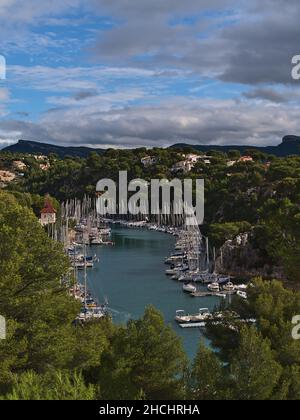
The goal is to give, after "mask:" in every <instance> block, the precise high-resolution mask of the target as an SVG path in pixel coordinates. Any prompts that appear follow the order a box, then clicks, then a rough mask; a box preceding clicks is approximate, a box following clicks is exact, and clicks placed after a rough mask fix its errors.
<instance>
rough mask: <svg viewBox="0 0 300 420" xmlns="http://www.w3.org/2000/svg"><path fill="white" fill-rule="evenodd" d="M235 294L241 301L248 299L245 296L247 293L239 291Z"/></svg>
mask: <svg viewBox="0 0 300 420" xmlns="http://www.w3.org/2000/svg"><path fill="white" fill-rule="evenodd" d="M236 294H237V295H238V296H239V297H240V298H242V299H248V296H247V293H246V292H243V291H241V290H238V291H237V293H236Z"/></svg>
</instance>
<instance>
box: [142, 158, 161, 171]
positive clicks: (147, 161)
mask: <svg viewBox="0 0 300 420" xmlns="http://www.w3.org/2000/svg"><path fill="white" fill-rule="evenodd" d="M141 163H142V164H143V165H144V167H145V168H147V167H149V166H152V165H155V164H156V163H157V160H156V158H155V157H151V156H145V157H143V158H142V159H141Z"/></svg>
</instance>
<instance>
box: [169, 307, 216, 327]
mask: <svg viewBox="0 0 300 420" xmlns="http://www.w3.org/2000/svg"><path fill="white" fill-rule="evenodd" d="M211 316H212V315H211V313H210V312H209V310H208V309H207V308H201V309H199V313H198V314H195V315H188V314H186V313H185V311H183V310H178V311H176V316H175V321H177V322H178V323H179V324H190V323H196V322H203V321H207V320H208V319H210V318H211Z"/></svg>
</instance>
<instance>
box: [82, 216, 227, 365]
mask: <svg viewBox="0 0 300 420" xmlns="http://www.w3.org/2000/svg"><path fill="white" fill-rule="evenodd" d="M111 240H112V241H114V243H115V246H114V247H106V246H97V247H91V248H88V249H90V252H91V253H96V255H97V257H98V258H99V260H100V263H96V264H94V267H93V268H92V269H90V270H88V281H87V282H88V289H89V290H90V291H91V293H92V295H93V296H95V298H96V299H97V300H98V301H100V302H103V300H104V299H105V297H107V300H108V308H109V312H110V314H111V316H112V319H113V321H114V322H115V323H118V324H125V323H126V322H127V321H129V320H130V319H137V318H139V317H141V316H142V315H143V313H144V310H145V307H146V306H148V305H154V306H155V307H156V308H158V309H159V310H160V311H161V312H162V313H163V315H164V318H165V320H166V322H167V323H168V324H170V325H172V327H173V328H174V330H175V331H176V333H177V334H178V335H179V336H180V337H181V338H182V339H183V343H184V347H185V349H186V351H187V353H188V355H189V356H190V357H194V355H195V353H196V351H197V348H198V345H199V340H200V338H201V337H203V331H201V330H195V329H188V328H187V329H184V328H180V327H179V325H178V324H177V322H176V321H175V314H176V311H177V310H178V309H185V310H186V311H188V312H195V313H196V312H197V311H198V310H199V301H198V300H197V299H191V297H190V296H189V295H188V294H185V293H183V292H182V290H181V287H180V284H178V282H175V281H170V279H169V278H168V277H166V276H165V273H164V270H165V264H164V259H165V257H166V256H167V255H169V254H170V252H172V250H173V249H174V245H175V241H176V238H175V237H174V236H173V235H171V234H166V233H164V232H160V231H156V230H153V229H150V230H149V229H136V228H135V229H128V228H127V227H122V226H121V225H118V224H116V225H113V226H112V233H111ZM79 279H80V281H81V282H82V283H83V282H84V273H83V272H82V271H80V272H79ZM219 303H220V298H218V297H216V296H212V297H206V298H203V299H202V300H201V305H203V306H205V307H207V308H209V310H210V311H213V310H214V309H215V307H216V306H218V305H219Z"/></svg>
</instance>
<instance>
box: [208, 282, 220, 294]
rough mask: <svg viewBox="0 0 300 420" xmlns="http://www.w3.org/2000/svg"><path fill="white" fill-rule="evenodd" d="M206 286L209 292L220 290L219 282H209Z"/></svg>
mask: <svg viewBox="0 0 300 420" xmlns="http://www.w3.org/2000/svg"><path fill="white" fill-rule="evenodd" d="M207 288H208V290H209V291H210V292H219V291H220V285H219V283H211V284H209V285H208V286H207Z"/></svg>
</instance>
